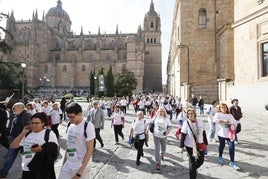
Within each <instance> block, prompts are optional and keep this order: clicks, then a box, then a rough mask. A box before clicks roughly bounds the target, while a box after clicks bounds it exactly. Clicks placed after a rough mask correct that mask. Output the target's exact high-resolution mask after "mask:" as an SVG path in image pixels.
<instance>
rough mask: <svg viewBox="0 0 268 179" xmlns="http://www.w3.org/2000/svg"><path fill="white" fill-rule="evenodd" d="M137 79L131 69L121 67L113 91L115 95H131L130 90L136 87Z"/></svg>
mask: <svg viewBox="0 0 268 179" xmlns="http://www.w3.org/2000/svg"><path fill="white" fill-rule="evenodd" d="M137 84H138V82H137V79H136V78H135V75H134V73H133V72H132V71H130V70H128V69H122V73H121V74H119V75H118V77H117V80H116V83H115V92H116V94H117V96H125V95H132V91H133V90H135V89H136V87H137Z"/></svg>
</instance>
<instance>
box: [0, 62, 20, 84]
mask: <svg viewBox="0 0 268 179" xmlns="http://www.w3.org/2000/svg"><path fill="white" fill-rule="evenodd" d="M18 71H19V65H18V64H15V63H11V62H3V61H0V76H1V78H0V88H1V89H14V88H20V86H21V83H22V82H21V80H19V79H20V78H23V77H22V72H21V71H20V72H19V73H18Z"/></svg>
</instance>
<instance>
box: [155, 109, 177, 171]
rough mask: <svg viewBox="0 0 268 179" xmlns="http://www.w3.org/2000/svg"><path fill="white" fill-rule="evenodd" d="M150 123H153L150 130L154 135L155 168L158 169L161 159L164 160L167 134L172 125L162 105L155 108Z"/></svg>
mask: <svg viewBox="0 0 268 179" xmlns="http://www.w3.org/2000/svg"><path fill="white" fill-rule="evenodd" d="M151 125H154V129H153V131H152V132H153V136H154V146H155V162H156V170H158V171H160V165H161V160H164V154H165V152H166V146H167V135H168V134H169V132H170V130H171V125H172V124H171V122H170V120H169V116H168V115H167V112H166V109H165V108H164V107H163V106H160V107H159V109H158V110H157V113H156V115H155V117H154V118H153V121H152V124H151ZM160 148H161V150H160Z"/></svg>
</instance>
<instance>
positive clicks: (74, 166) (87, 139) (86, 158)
mask: <svg viewBox="0 0 268 179" xmlns="http://www.w3.org/2000/svg"><path fill="white" fill-rule="evenodd" d="M65 111H66V114H67V117H68V118H69V121H70V126H69V127H68V129H67V144H66V150H65V157H64V161H63V166H62V169H61V171H60V174H59V179H78V178H79V179H88V178H90V167H91V163H92V153H93V145H94V139H95V130H94V125H93V124H92V123H91V122H89V121H86V120H84V119H83V116H82V107H81V106H80V105H79V104H78V103H71V104H69V105H67V106H66V108H65Z"/></svg>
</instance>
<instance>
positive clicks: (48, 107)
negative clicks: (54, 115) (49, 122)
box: [42, 106, 52, 116]
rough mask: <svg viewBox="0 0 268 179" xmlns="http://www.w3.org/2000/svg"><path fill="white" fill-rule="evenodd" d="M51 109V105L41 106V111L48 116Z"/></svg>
mask: <svg viewBox="0 0 268 179" xmlns="http://www.w3.org/2000/svg"><path fill="white" fill-rule="evenodd" d="M51 110H52V107H51V106H47V107H43V108H42V111H43V112H44V113H46V115H48V116H50V112H51Z"/></svg>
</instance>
